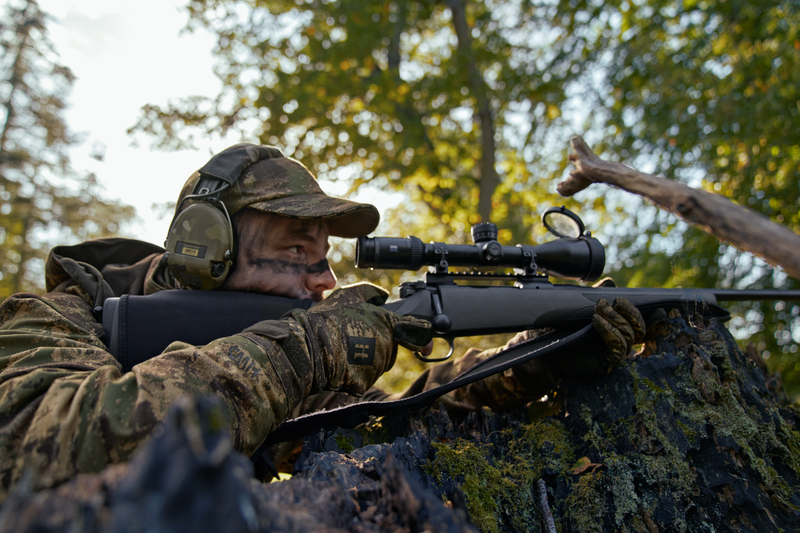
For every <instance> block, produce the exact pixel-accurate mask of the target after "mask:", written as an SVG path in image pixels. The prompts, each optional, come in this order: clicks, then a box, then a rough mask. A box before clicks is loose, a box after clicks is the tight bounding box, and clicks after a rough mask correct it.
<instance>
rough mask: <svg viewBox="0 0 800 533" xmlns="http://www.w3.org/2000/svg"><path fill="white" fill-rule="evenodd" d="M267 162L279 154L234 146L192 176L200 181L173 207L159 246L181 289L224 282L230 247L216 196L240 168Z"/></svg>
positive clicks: (230, 231) (227, 221)
mask: <svg viewBox="0 0 800 533" xmlns="http://www.w3.org/2000/svg"><path fill="white" fill-rule="evenodd" d="M269 157H283V154H281V153H280V151H279V150H277V149H275V148H273V147H268V146H258V145H255V144H237V145H235V146H231V147H230V148H227V149H226V150H223V151H222V152H220V153H219V154H217V155H215V156H214V157H212V158H211V159H210V160H209V161H208V163H206V164H205V166H203V168H201V169H200V170H199V171H198V173H199V174H200V177H199V179H198V180H197V183H196V184H195V186H194V188H193V189H192V192H191V194H189V195H187V196H186V197H184V198H183V199H181V201H180V203H179V204H178V206H177V207H176V208H175V217H174V218H173V219H172V223H171V224H170V228H169V233H168V234H167V239H166V241H165V242H164V247H165V248H166V249H167V265H168V267H169V269H170V271H171V272H172V275H173V276H175V278H176V279H178V280H179V281H180V282H181V284H182V285H183V286H184V287H187V288H190V289H198V290H211V289H216V288H218V287H219V286H220V285H222V283H223V282H224V281H225V278H227V277H228V274H229V273H230V271H231V268H232V267H233V261H234V259H235V257H236V242H235V238H234V232H233V224H232V223H231V217H230V215H229V214H228V210H227V209H226V207H225V203H224V202H223V201H222V200H221V197H222V193H224V192H225V191H226V190H227V189H229V188H230V187H231V186H233V184H234V183H236V181H237V180H238V179H239V176H240V175H241V174H242V173H243V172H244V169H245V168H247V167H248V166H250V165H251V164H253V163H255V162H256V161H259V160H261V159H266V158H269ZM186 204H189V205H188V206H187V207H184V206H185V205H186Z"/></svg>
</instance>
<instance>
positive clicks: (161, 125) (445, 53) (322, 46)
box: [132, 0, 582, 242]
mask: <svg viewBox="0 0 800 533" xmlns="http://www.w3.org/2000/svg"><path fill="white" fill-rule="evenodd" d="M188 9H189V13H190V15H191V22H190V27H191V28H195V27H205V28H207V29H209V30H211V31H212V32H213V33H215V34H216V35H217V36H218V44H217V48H216V50H215V53H216V54H217V56H218V57H219V62H218V63H217V66H216V74H217V75H218V76H219V77H220V79H222V80H223V82H224V83H223V85H224V88H223V92H222V94H220V95H219V96H218V97H217V98H215V99H204V98H200V97H192V98H189V99H185V100H182V101H179V102H171V103H169V104H167V105H164V106H162V105H154V104H153V105H147V106H145V107H144V108H143V109H142V114H141V116H140V119H139V121H138V123H137V124H136V125H135V126H134V127H133V128H132V131H143V132H146V133H150V134H152V135H153V136H154V137H155V143H156V145H157V146H160V147H164V148H176V147H181V146H191V144H192V140H193V138H194V137H195V136H196V135H204V136H205V135H224V134H229V133H231V132H232V131H233V132H236V131H238V132H240V134H241V135H242V136H243V137H244V138H249V139H253V140H255V139H257V140H258V141H260V142H263V143H268V144H278V145H281V146H282V147H283V148H284V149H285V151H286V153H287V154H288V155H292V156H294V157H296V158H298V159H302V160H303V161H304V162H306V163H307V164H308V165H309V166H310V167H312V170H313V171H314V172H315V173H316V174H318V175H319V176H320V177H321V178H323V179H327V178H330V179H338V180H340V181H346V182H348V183H349V184H350V185H351V189H352V190H354V189H355V188H357V187H359V186H360V185H362V184H365V183H370V184H371V185H373V186H374V187H376V188H384V189H388V190H399V191H404V192H405V193H407V194H408V195H409V196H410V197H411V200H412V202H414V203H417V202H419V203H422V204H424V205H425V208H418V209H416V210H415V216H416V215H420V216H423V217H428V220H430V221H435V224H434V225H436V226H438V227H437V228H436V229H435V232H436V233H438V234H440V235H442V236H443V237H442V238H444V236H449V235H452V234H456V233H458V232H459V231H460V234H462V235H463V234H468V232H469V226H470V225H471V224H473V223H475V222H477V221H478V220H487V219H491V220H495V221H498V222H500V225H501V228H503V229H505V230H506V231H504V232H503V233H502V234H501V240H503V241H505V242H511V241H522V240H529V239H530V233H529V232H530V228H531V226H532V225H533V224H534V223H535V220H536V219H537V218H538V217H537V215H536V213H537V210H539V205H540V203H542V202H547V201H551V203H552V202H559V203H562V202H563V201H564V200H563V199H560V198H559V199H555V200H554V198H556V196H555V195H554V188H553V184H552V183H551V182H549V181H541V180H538V179H536V178H534V177H533V176H534V173H533V171H534V170H535V171H536V174H535V175H537V176H541V175H542V174H543V173H549V174H551V175H552V174H553V173H558V172H560V171H561V170H562V169H563V166H564V164H565V162H564V161H565V158H564V157H563V156H564V150H565V147H566V141H567V140H568V138H569V132H568V131H567V129H565V128H564V126H565V125H566V124H567V119H566V118H565V116H564V113H563V112H562V109H561V108H562V106H563V105H564V104H565V102H566V101H567V97H568V93H567V90H568V88H569V85H570V83H571V82H573V81H576V80H579V79H581V77H582V73H581V72H580V71H578V70H576V69H573V70H570V69H566V70H563V69H560V68H558V67H557V65H560V63H561V62H563V61H564V58H565V57H566V56H570V55H572V54H571V53H570V52H569V51H568V48H569V46H570V45H569V44H566V45H555V44H554V42H555V41H557V40H558V38H559V37H558V36H557V35H554V34H550V33H549V32H548V31H547V26H548V24H547V19H546V17H547V12H545V11H541V10H540V9H538V8H537V7H536V6H535V5H530V4H528V3H525V2H519V1H504V2H491V1H488V2H486V1H481V2H474V1H471V2H465V1H464V0H447V1H446V2H444V1H431V0H424V1H417V2H395V1H386V2H366V3H365V2H361V1H358V0H340V1H337V2H306V1H305V0H296V1H286V0H267V1H262V0H258V1H249V0H223V1H214V2H210V1H205V0H196V1H192V2H190V4H189V7H188ZM501 15H502V16H501ZM554 48H556V49H558V50H561V51H559V52H556V53H554V52H553V49H554ZM554 65H556V66H554ZM554 71H558V72H557V74H550V72H554ZM555 126H561V127H560V128H556V127H555ZM554 131H557V132H560V133H559V134H558V135H559V136H560V138H558V136H554V135H553V132H554ZM544 146H547V147H548V149H544V148H543V147H544ZM556 146H557V147H558V149H556V148H554V147H556ZM465 228H466V233H465V231H464V229H465ZM421 236H422V237H424V235H421Z"/></svg>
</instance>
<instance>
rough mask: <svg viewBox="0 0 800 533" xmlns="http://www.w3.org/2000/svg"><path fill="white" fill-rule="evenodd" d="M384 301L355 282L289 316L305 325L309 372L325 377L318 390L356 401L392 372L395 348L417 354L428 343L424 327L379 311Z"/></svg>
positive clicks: (371, 288) (369, 287)
mask: <svg viewBox="0 0 800 533" xmlns="http://www.w3.org/2000/svg"><path fill="white" fill-rule="evenodd" d="M387 297H388V293H387V292H386V291H384V290H383V289H381V288H380V287H377V286H375V285H371V284H368V283H359V284H356V285H351V286H349V287H344V288H342V289H339V290H337V291H334V292H333V293H331V295H330V296H329V297H328V298H326V299H325V300H324V301H322V302H321V303H319V304H317V305H315V306H314V307H312V308H311V309H309V310H308V311H303V310H298V309H296V310H294V311H292V313H291V315H292V317H293V318H294V319H295V320H296V321H297V322H298V323H300V324H302V325H304V326H305V329H306V336H307V340H308V342H309V345H310V348H311V350H310V351H311V352H312V357H314V358H315V359H316V361H315V364H314V367H315V370H316V371H317V372H319V369H320V368H322V369H323V371H324V373H325V380H324V383H323V385H322V386H323V388H324V389H327V390H338V391H343V392H348V393H350V394H354V395H357V396H360V395H362V394H364V392H366V391H367V389H369V388H370V387H371V386H372V385H373V384H374V383H375V381H376V380H377V379H378V378H379V377H380V376H381V374H383V373H384V372H386V371H387V370H389V369H390V368H391V367H392V365H393V364H394V361H395V358H396V357H397V345H398V344H400V345H402V346H404V347H406V348H408V349H409V350H413V351H420V350H422V349H424V347H425V345H427V344H428V342H430V340H431V338H432V335H433V333H432V330H431V325H430V324H429V323H428V322H426V321H424V320H419V319H417V318H413V317H406V316H402V315H398V314H396V313H392V312H391V311H387V310H385V309H383V308H382V307H379V306H380V305H381V304H383V303H384V302H385V301H386V298H387ZM320 377H321V376H320Z"/></svg>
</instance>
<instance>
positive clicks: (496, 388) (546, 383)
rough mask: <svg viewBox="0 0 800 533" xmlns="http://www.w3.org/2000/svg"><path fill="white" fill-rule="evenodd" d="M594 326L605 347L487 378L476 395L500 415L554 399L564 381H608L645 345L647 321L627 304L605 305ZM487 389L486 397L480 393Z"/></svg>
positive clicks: (598, 308)
mask: <svg viewBox="0 0 800 533" xmlns="http://www.w3.org/2000/svg"><path fill="white" fill-rule="evenodd" d="M592 324H593V325H594V329H595V331H597V333H598V334H599V335H600V338H601V339H602V340H603V343H602V344H601V343H599V342H594V343H587V344H586V345H585V346H584V347H583V348H582V349H577V350H575V351H572V352H569V353H557V354H554V355H552V356H545V357H542V358H538V359H532V360H530V361H528V362H526V363H523V364H522V365H519V366H517V367H514V368H510V369H508V370H506V371H505V372H501V373H498V374H495V375H493V376H490V377H488V378H486V380H484V381H485V383H484V384H482V385H481V384H476V385H475V386H474V387H473V388H475V389H476V390H475V391H474V392H473V394H480V395H481V396H482V397H484V398H486V401H487V403H488V404H489V405H490V406H491V407H493V408H495V409H501V410H502V409H509V408H512V407H516V406H518V405H520V403H521V402H526V401H532V400H536V399H539V398H541V397H542V396H544V395H545V394H549V393H550V392H551V391H553V390H555V389H556V387H557V386H558V382H559V381H561V380H562V379H578V380H590V379H595V378H598V377H601V376H604V375H605V374H607V373H608V372H610V371H611V370H612V369H613V368H614V367H616V366H618V365H619V364H620V363H621V362H622V360H623V359H624V358H625V357H626V356H627V355H628V354H629V353H630V351H631V349H632V348H633V346H634V345H635V344H637V343H639V342H641V341H642V338H643V337H644V333H645V321H644V318H643V317H642V314H641V313H640V312H639V310H638V309H637V308H636V307H634V306H633V304H631V303H630V302H629V301H627V300H625V299H624V298H616V299H615V300H614V305H610V304H609V303H608V302H607V301H606V300H604V299H603V300H600V301H599V302H598V303H597V304H596V305H595V308H594V316H593V317H592ZM552 331H553V329H552V328H544V329H537V330H528V331H523V332H521V333H518V334H517V335H515V336H514V337H513V338H512V339H511V340H509V341H508V343H506V345H505V347H504V348H508V347H511V346H514V345H517V344H519V343H521V342H524V341H528V340H530V339H535V338H538V337H541V336H542V335H546V334H548V333H550V332H552ZM481 387H485V392H481V391H480V390H478V389H480V388H481Z"/></svg>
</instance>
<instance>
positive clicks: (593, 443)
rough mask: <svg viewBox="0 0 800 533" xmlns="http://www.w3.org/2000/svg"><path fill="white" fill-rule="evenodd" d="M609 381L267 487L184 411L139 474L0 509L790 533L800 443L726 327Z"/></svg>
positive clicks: (333, 460) (161, 523) (190, 404)
mask: <svg viewBox="0 0 800 533" xmlns="http://www.w3.org/2000/svg"><path fill="white" fill-rule="evenodd" d="M662 318H663V320H662V321H661V322H660V323H658V324H657V325H656V326H653V327H652V328H651V331H652V332H654V335H652V337H651V338H650V340H649V341H648V343H647V345H646V347H645V349H644V350H643V352H642V353H641V354H640V355H636V356H633V357H631V358H630V359H629V360H627V361H626V362H625V363H624V364H623V365H622V366H620V367H618V368H616V369H615V370H613V371H612V372H611V373H609V374H608V376H606V377H605V378H603V379H600V380H596V381H593V382H591V383H577V382H570V383H562V384H561V387H560V389H559V391H558V392H557V394H556V395H555V397H554V398H552V399H550V400H549V401H548V402H540V403H536V404H531V405H529V406H526V407H525V408H521V409H519V410H517V411H515V412H513V413H503V414H500V413H492V412H490V411H488V410H484V411H483V412H480V413H473V414H471V415H470V416H469V417H467V419H466V420H463V421H454V420H451V419H450V418H449V417H448V416H447V414H446V412H445V411H444V410H441V409H432V410H427V411H426V412H423V413H410V414H407V415H404V416H400V417H395V418H393V419H382V420H376V421H374V422H373V423H372V424H371V425H369V427H365V428H360V429H357V430H339V431H336V432H329V433H319V434H317V435H314V436H312V437H311V438H309V439H308V440H307V441H306V445H305V447H304V450H303V453H302V455H301V457H300V458H299V459H298V461H297V463H296V471H295V474H294V476H293V477H292V478H291V479H289V480H285V481H281V482H273V483H270V484H262V483H260V482H258V481H256V480H254V479H252V478H251V477H250V475H251V467H250V464H249V463H248V461H247V460H246V458H244V457H243V456H241V455H240V454H238V453H236V452H235V451H233V450H232V449H231V447H230V439H229V438H228V437H227V433H226V431H225V426H224V424H222V425H221V424H220V423H219V420H220V415H219V410H220V404H219V403H217V402H216V401H214V400H210V399H198V400H188V399H187V401H185V402H182V403H181V404H179V405H177V406H176V408H175V410H174V411H173V413H172V414H171V416H170V418H169V419H168V420H167V421H166V423H165V424H164V426H163V431H160V432H159V433H158V434H156V435H155V436H154V438H153V439H152V440H151V441H149V442H148V444H147V445H146V446H144V447H143V449H142V450H141V452H140V453H139V454H138V455H137V456H136V457H135V458H134V460H133V461H132V462H131V463H130V465H120V466H116V467H112V468H109V469H107V470H106V471H104V472H102V473H100V474H96V475H83V476H78V477H77V478H76V479H74V480H72V481H70V482H69V483H67V484H65V485H63V486H61V487H58V488H55V489H51V490H47V491H42V492H40V493H36V494H32V493H30V492H29V491H26V490H25V487H24V486H21V487H18V488H17V490H16V491H15V492H14V493H13V494H12V495H11V496H10V497H9V499H8V500H7V501H6V502H5V503H4V505H3V507H2V509H0V531H2V532H5V531H14V532H24V531H64V530H69V529H70V527H72V528H76V530H80V531H114V532H128V531H130V532H133V531H150V530H155V528H156V527H158V528H159V529H158V530H159V531H173V530H174V531H176V532H177V531H186V530H191V531H337V532H341V531H353V532H372V531H396V532H401V531H402V532H405V531H478V530H480V531H484V532H494V531H547V532H550V531H559V532H562V533H563V532H572V531H575V532H578V531H580V532H591V531H647V532H655V531H759V532H761V531H776V532H777V531H791V530H796V529H797V524H800V432H798V426H797V423H798V416H797V414H796V412H795V411H794V410H792V409H791V408H789V407H784V406H782V405H780V404H779V403H778V402H777V401H776V399H775V397H774V396H773V395H772V393H771V392H770V390H769V388H768V387H767V385H766V382H765V377H764V375H763V373H762V371H761V370H760V369H759V368H758V367H757V366H756V365H755V364H754V363H753V362H751V361H750V360H749V359H748V358H747V357H746V356H745V355H744V354H743V353H742V352H741V351H740V350H739V349H738V347H737V346H736V343H735V342H734V340H733V338H732V336H731V335H730V333H729V332H728V331H727V330H726V329H725V327H724V326H723V325H721V324H719V323H717V322H715V321H711V322H710V323H704V322H703V321H702V320H701V319H697V320H696V321H695V320H691V321H688V322H687V319H685V318H683V317H681V316H679V315H677V314H672V315H669V316H666V315H665V316H664V317H662Z"/></svg>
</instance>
